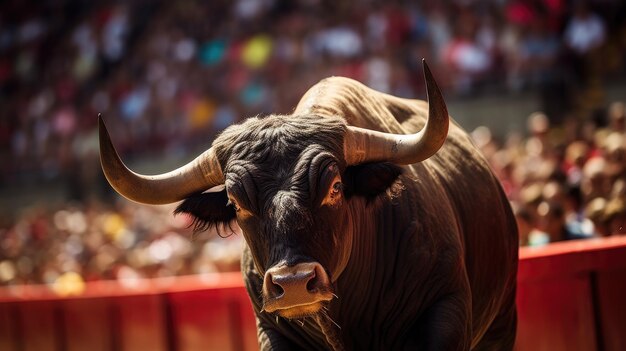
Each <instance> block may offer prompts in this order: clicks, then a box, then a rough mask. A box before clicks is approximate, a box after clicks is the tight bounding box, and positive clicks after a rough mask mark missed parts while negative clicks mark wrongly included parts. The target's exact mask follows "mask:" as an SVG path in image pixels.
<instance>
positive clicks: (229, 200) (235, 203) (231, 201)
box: [228, 198, 241, 212]
mask: <svg viewBox="0 0 626 351" xmlns="http://www.w3.org/2000/svg"><path fill="white" fill-rule="evenodd" d="M228 204H230V205H232V206H233V208H234V209H235V212H239V211H241V207H239V204H237V201H235V200H233V199H232V198H230V199H228Z"/></svg>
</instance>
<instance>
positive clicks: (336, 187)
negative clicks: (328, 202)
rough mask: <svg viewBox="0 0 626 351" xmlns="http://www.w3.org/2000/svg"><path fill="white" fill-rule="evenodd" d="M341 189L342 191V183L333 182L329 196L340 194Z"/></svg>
mask: <svg viewBox="0 0 626 351" xmlns="http://www.w3.org/2000/svg"><path fill="white" fill-rule="evenodd" d="M341 189H343V183H342V182H335V183H334V184H333V187H332V189H331V191H330V193H331V195H338V194H339V193H340V192H341Z"/></svg>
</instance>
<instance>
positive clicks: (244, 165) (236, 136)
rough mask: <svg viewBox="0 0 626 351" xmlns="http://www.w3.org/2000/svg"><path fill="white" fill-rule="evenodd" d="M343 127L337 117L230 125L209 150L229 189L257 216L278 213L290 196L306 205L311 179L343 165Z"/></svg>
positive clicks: (257, 120) (255, 120)
mask: <svg viewBox="0 0 626 351" xmlns="http://www.w3.org/2000/svg"><path fill="white" fill-rule="evenodd" d="M345 129H346V127H345V122H344V121H343V120H341V119H338V118H330V117H323V116H316V115H300V116H293V115H291V116H282V115H271V116H268V117H265V118H250V119H248V120H247V121H245V122H243V123H242V124H239V125H236V126H232V127H229V128H228V129H227V130H225V131H224V133H222V134H221V135H220V136H219V137H218V138H217V139H216V141H215V142H214V144H213V146H214V148H215V149H216V150H217V155H218V158H219V159H220V162H221V163H222V168H223V169H224V171H225V175H226V185H227V188H229V189H230V190H233V191H234V192H235V195H241V198H243V199H244V201H246V200H248V201H249V205H250V206H251V207H253V208H254V209H255V210H258V211H259V212H261V211H272V212H276V210H275V208H286V207H287V208H288V207H289V206H283V205H281V204H282V203H289V202H293V201H294V200H293V199H292V196H294V198H295V199H297V200H299V201H300V202H301V203H299V205H301V206H305V205H306V203H307V202H308V201H309V200H310V194H309V191H311V187H312V186H314V185H315V184H311V182H312V181H311V179H312V178H313V179H315V175H317V174H319V172H320V171H321V170H323V168H324V167H325V166H326V165H328V163H329V162H330V161H333V162H338V163H339V164H341V163H342V162H343V135H344V133H345ZM313 182H314V180H313ZM246 198H247V199H246ZM281 212H282V211H281Z"/></svg>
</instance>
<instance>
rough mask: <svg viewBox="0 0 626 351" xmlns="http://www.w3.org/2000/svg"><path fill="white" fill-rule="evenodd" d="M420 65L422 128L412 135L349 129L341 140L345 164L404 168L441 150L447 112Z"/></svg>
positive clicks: (426, 67) (441, 99)
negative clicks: (423, 109)
mask: <svg viewBox="0 0 626 351" xmlns="http://www.w3.org/2000/svg"><path fill="white" fill-rule="evenodd" d="M422 63H423V66H424V78H425V80H426V91H427V94H428V120H427V121H426V125H425V126H424V128H422V130H420V131H419V132H418V133H415V134H408V135H401V134H390V133H383V132H379V131H374V130H369V129H363V128H359V127H354V126H349V127H348V132H347V133H346V137H345V141H344V155H345V158H346V162H347V164H348V165H354V164H359V163H365V162H378V161H389V162H393V163H397V164H405V165H408V164H413V163H417V162H420V161H423V160H425V159H427V158H429V157H430V156H432V155H434V154H435V153H436V152H437V150H439V148H441V146H442V145H443V143H444V142H445V140H446V137H447V135H448V126H449V124H450V121H449V117H448V109H447V108H446V103H445V102H444V100H443V96H442V95H441V91H440V90H439V87H438V86H437V83H436V82H435V79H434V78H433V75H432V73H430V69H429V68H428V65H427V64H426V61H425V60H422Z"/></svg>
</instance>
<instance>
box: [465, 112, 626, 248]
mask: <svg viewBox="0 0 626 351" xmlns="http://www.w3.org/2000/svg"><path fill="white" fill-rule="evenodd" d="M604 117H605V118H606V121H607V123H606V124H602V126H598V125H597V124H596V123H595V122H594V121H593V120H587V121H584V122H583V123H580V122H578V121H576V120H568V121H567V122H566V123H564V125H563V126H561V127H558V128H556V127H551V126H550V120H549V118H548V116H546V114H545V113H543V112H535V113H533V114H531V115H530V116H529V117H528V134H529V136H528V137H527V138H523V137H521V135H520V134H517V133H513V134H511V135H509V136H508V137H507V138H506V139H505V140H504V141H503V142H500V141H498V140H496V138H493V137H492V136H491V133H490V131H489V129H488V128H486V127H479V128H477V129H475V130H474V131H473V132H472V136H473V138H474V140H475V141H476V143H477V145H478V146H479V147H480V148H481V149H482V151H483V153H484V155H485V156H486V157H487V159H488V161H489V163H490V164H491V166H492V169H493V170H494V172H495V173H496V175H497V176H498V178H499V179H500V182H501V184H502V186H503V187H504V190H505V192H506V194H507V196H508V198H509V199H510V201H511V204H512V205H513V209H514V213H515V216H516V219H517V224H518V229H519V235H520V245H531V246H536V245H544V244H547V243H551V242H557V241H564V240H572V239H585V238H592V237H604V236H609V235H620V234H626V107H625V105H624V103H623V102H619V101H618V102H614V103H612V104H611V105H610V107H609V109H608V111H607V115H606V116H604Z"/></svg>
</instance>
